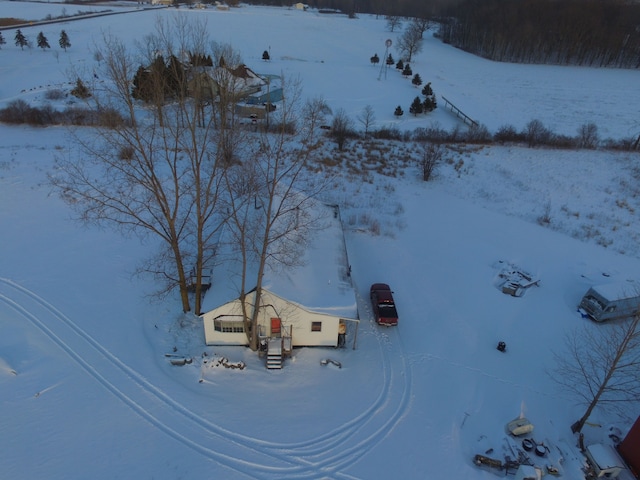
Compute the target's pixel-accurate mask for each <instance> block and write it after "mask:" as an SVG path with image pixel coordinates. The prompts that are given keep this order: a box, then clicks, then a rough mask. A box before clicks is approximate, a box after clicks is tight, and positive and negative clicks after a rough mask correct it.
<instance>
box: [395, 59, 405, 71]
mask: <svg viewBox="0 0 640 480" xmlns="http://www.w3.org/2000/svg"><path fill="white" fill-rule="evenodd" d="M403 68H404V63H403V62H402V59H400V60H398V63H396V69H398V70H400V71H402V69H403Z"/></svg>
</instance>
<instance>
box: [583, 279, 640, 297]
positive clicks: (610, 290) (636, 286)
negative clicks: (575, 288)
mask: <svg viewBox="0 0 640 480" xmlns="http://www.w3.org/2000/svg"><path fill="white" fill-rule="evenodd" d="M591 288H592V289H593V290H594V291H595V292H596V293H598V294H600V295H601V296H603V297H604V298H606V299H607V300H619V299H622V298H630V297H637V296H640V282H637V281H635V280H627V281H626V282H623V283H606V284H604V285H596V286H593V287H591Z"/></svg>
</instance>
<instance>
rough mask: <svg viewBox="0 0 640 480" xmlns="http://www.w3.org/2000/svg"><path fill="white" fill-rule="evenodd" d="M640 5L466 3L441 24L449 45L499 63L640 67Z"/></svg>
mask: <svg viewBox="0 0 640 480" xmlns="http://www.w3.org/2000/svg"><path fill="white" fill-rule="evenodd" d="M638 25H640V4H638V3H637V2H623V1H618V0H611V1H607V2H601V1H597V0H560V1H558V0H521V1H518V2H512V1H509V0H487V1H483V2H477V1H474V0H464V1H461V2H459V3H458V4H456V5H455V6H452V7H451V8H449V9H448V11H447V15H446V16H443V17H442V18H441V24H440V30H439V36H440V37H441V38H442V40H443V41H444V42H446V43H451V44H452V45H454V46H456V47H458V48H461V49H463V50H466V51H469V52H472V53H475V54H477V55H480V56H483V57H486V58H490V59H492V60H498V61H509V62H524V63H552V64H563V65H569V64H571V65H593V66H601V67H625V68H638V67H640V30H639V29H638Z"/></svg>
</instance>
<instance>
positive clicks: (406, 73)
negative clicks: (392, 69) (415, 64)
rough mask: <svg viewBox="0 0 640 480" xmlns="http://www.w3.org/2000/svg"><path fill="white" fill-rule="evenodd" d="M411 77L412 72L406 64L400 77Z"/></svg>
mask: <svg viewBox="0 0 640 480" xmlns="http://www.w3.org/2000/svg"><path fill="white" fill-rule="evenodd" d="M411 75H413V70H411V66H410V65H409V64H408V63H407V64H406V65H405V66H404V69H402V76H403V77H410V76H411Z"/></svg>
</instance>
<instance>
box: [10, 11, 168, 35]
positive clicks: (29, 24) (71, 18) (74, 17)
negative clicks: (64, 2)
mask: <svg viewBox="0 0 640 480" xmlns="http://www.w3.org/2000/svg"><path fill="white" fill-rule="evenodd" d="M162 8H169V6H168V5H160V6H146V7H143V6H140V7H139V8H136V9H135V10H121V11H106V12H97V13H89V14H87V15H72V16H69V17H64V18H52V19H51V20H38V21H33V22H27V23H16V24H15V25H8V26H4V27H0V30H15V29H17V28H26V27H33V26H35V25H49V24H52V23H65V22H73V21H76V20H86V19H88V18H95V17H105V16H107V15H121V14H123V13H135V12H144V11H147V10H158V9H162Z"/></svg>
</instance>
